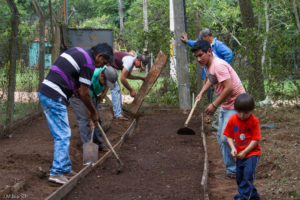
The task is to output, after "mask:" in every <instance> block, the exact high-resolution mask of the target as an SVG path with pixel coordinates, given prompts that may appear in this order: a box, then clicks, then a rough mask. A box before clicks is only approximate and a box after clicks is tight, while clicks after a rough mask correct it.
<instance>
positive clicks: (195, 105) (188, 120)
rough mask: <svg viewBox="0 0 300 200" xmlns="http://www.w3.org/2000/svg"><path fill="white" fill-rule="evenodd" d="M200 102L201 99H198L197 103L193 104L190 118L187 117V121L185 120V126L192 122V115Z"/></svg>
mask: <svg viewBox="0 0 300 200" xmlns="http://www.w3.org/2000/svg"><path fill="white" fill-rule="evenodd" d="M198 102H199V100H198V99H197V100H196V101H195V103H194V106H193V108H192V110H191V112H190V114H189V116H188V118H187V119H186V121H185V123H184V126H185V127H187V125H188V123H189V122H190V120H191V118H192V115H193V113H194V110H195V108H196V107H197V104H198Z"/></svg>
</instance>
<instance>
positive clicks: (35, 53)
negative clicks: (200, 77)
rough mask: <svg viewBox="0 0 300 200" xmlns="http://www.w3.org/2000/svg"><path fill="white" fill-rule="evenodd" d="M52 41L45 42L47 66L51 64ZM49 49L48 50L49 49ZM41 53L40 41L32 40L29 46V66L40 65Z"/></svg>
mask: <svg viewBox="0 0 300 200" xmlns="http://www.w3.org/2000/svg"><path fill="white" fill-rule="evenodd" d="M51 46H52V45H51V43H49V42H45V67H50V66H51V53H50V48H51ZM47 50H48V51H47ZM39 55H40V45H39V42H32V43H31V45H30V48H29V66H30V67H33V66H35V65H38V63H39Z"/></svg>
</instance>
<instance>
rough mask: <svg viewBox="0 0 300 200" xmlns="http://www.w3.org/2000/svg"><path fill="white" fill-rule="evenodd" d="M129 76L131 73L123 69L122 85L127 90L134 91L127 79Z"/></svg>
mask: <svg viewBox="0 0 300 200" xmlns="http://www.w3.org/2000/svg"><path fill="white" fill-rule="evenodd" d="M128 76H129V71H127V70H126V69H125V68H123V70H122V73H121V78H120V80H121V83H122V84H123V85H124V86H125V88H126V89H127V90H129V91H132V90H133V89H132V88H131V87H130V85H129V83H128V81H127V78H128Z"/></svg>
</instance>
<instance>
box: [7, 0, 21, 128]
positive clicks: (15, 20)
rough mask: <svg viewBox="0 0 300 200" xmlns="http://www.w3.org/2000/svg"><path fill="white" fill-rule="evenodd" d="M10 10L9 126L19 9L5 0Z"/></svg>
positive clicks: (11, 120) (13, 97)
mask: <svg viewBox="0 0 300 200" xmlns="http://www.w3.org/2000/svg"><path fill="white" fill-rule="evenodd" d="M6 1H7V4H8V6H9V8H10V10H11V13H12V15H11V30H12V31H11V38H10V43H9V45H10V48H9V76H8V79H9V80H8V96H7V107H6V124H7V126H8V128H10V127H11V126H12V124H13V116H14V107H15V95H14V94H15V88H16V60H17V55H18V32H19V11H18V8H17V6H16V4H15V3H14V1H13V0H6Z"/></svg>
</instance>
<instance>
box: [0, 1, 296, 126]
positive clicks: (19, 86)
mask: <svg viewBox="0 0 300 200" xmlns="http://www.w3.org/2000/svg"><path fill="white" fill-rule="evenodd" d="M9 1H12V0H0V3H1V5H2V6H1V7H0V13H1V14H0V17H1V21H0V75H1V76H0V101H1V105H5V101H6V94H7V90H8V86H9V85H8V84H9V81H8V80H9V76H8V71H9V68H10V61H9V58H10V56H9V49H10V41H11V34H12V26H11V19H12V17H14V16H13V14H12V13H11V11H10V8H9V6H8V3H7V2H9ZM13 2H14V3H15V4H16V6H17V9H18V11H19V14H18V17H19V27H18V48H17V50H18V51H17V60H16V64H17V70H16V75H15V77H16V86H15V89H16V91H26V92H34V91H36V90H37V88H38V83H39V81H38V80H39V78H38V76H39V75H38V74H39V72H37V71H38V70H36V68H30V67H29V58H28V55H29V47H30V45H31V42H32V41H34V40H37V38H38V37H39V19H40V18H39V15H38V14H37V12H36V11H35V8H34V6H33V4H32V1H27V0H14V1H13ZM37 2H38V4H39V6H40V7H41V10H42V11H43V13H44V16H45V29H46V40H47V41H49V42H51V41H52V39H53V38H52V37H51V34H50V30H51V28H50V25H51V23H50V17H49V16H50V12H49V2H51V3H52V5H51V6H52V9H53V13H54V15H55V17H56V18H57V23H58V24H61V25H63V24H64V18H63V5H64V1H63V0H52V1H44V0H37ZM185 2H186V27H187V30H186V31H187V34H188V36H189V38H191V39H197V36H196V34H195V32H196V27H195V24H196V23H197V20H198V19H197V18H196V17H195V16H198V18H199V20H200V25H201V28H206V27H208V28H210V29H212V31H213V34H214V36H216V37H217V38H218V39H219V40H221V41H223V42H224V43H225V44H227V45H228V46H229V47H230V48H231V49H232V50H233V52H234V54H235V58H234V62H233V67H234V68H235V70H236V71H237V72H238V74H239V76H240V77H241V79H242V81H243V83H244V85H245V87H246V88H247V89H248V86H249V84H248V83H249V74H251V73H253V72H252V71H251V70H249V69H250V67H249V64H248V63H251V59H252V57H251V55H255V56H256V57H258V58H259V59H262V60H263V63H262V73H263V80H262V81H263V84H264V88H263V90H264V91H265V94H266V95H267V96H269V97H270V98H271V99H273V100H277V99H280V100H296V101H298V100H299V91H300V81H299V78H300V72H299V63H300V34H299V33H300V24H299V15H297V14H298V13H299V2H298V1H297V0H272V1H268V0H252V1H251V2H252V6H253V13H254V16H255V20H256V24H257V26H256V27H255V28H253V29H251V32H250V31H249V30H250V29H247V28H245V27H244V26H243V21H242V15H241V11H240V8H239V4H240V2H241V0H197V1H195V0H186V1H185ZM122 4H123V20H124V44H122V45H123V46H121V48H122V49H126V50H127V51H131V50H133V51H135V52H137V53H142V52H143V49H144V47H145V40H147V41H148V46H147V50H148V52H149V53H152V54H153V55H154V56H155V55H157V53H158V52H159V51H160V50H162V51H164V52H166V53H169V49H170V46H169V45H170V42H169V41H170V39H171V38H172V35H173V34H172V33H171V32H170V31H169V1H167V0H165V1H161V0H148V12H147V13H148V23H149V31H148V32H144V29H143V27H144V22H143V0H122ZM67 27H73V28H109V29H113V33H114V42H115V49H118V48H119V46H120V43H119V41H120V39H121V38H120V26H119V10H118V1H117V0H85V1H82V0H72V1H70V0H69V1H68V25H67ZM254 41H255V42H254ZM256 42H257V43H258V44H259V45H258V46H255V45H254V43H256ZM251 45H252V46H251ZM188 56H189V57H188V58H189V63H190V64H189V67H190V76H191V78H190V80H191V93H194V94H197V93H198V92H199V88H197V86H196V77H195V76H196V69H195V68H196V62H195V59H194V57H193V56H192V54H191V53H190V52H189V55H188ZM168 65H169V64H168ZM168 65H167V70H166V71H165V72H164V73H163V75H162V78H160V79H159V80H158V82H157V83H156V85H155V87H154V88H153V89H152V91H151V93H150V94H149V96H148V98H147V99H146V101H148V102H152V103H166V104H173V105H177V104H178V94H177V93H178V90H177V85H176V82H174V81H172V80H171V79H170V77H169V72H168V69H169V66H168ZM45 73H47V71H46V72H45ZM254 76H255V74H254ZM257 78H258V77H257ZM131 84H133V85H134V87H136V89H138V87H139V86H140V83H138V82H131ZM123 91H124V93H125V94H126V90H124V89H123ZM264 97H265V96H264ZM260 99H261V98H260ZM261 100H262V99H261ZM23 103H24V102H23ZM27 103H28V104H31V103H32V104H34V105H35V104H36V103H34V102H27ZM4 107H5V106H2V107H1V114H0V121H1V123H2V124H3V123H4V121H5V119H6V114H5V112H4V110H3V108H4ZM17 107H19V106H17ZM17 107H15V108H14V109H15V112H17V111H16V109H17ZM21 107H22V106H21ZM23 107H24V106H23ZM33 110H36V108H34V109H33ZM28 112H30V110H28ZM28 112H26V113H28ZM16 116H17V115H16ZM16 116H15V119H16ZM18 116H21V115H18ZM1 123H0V124H1Z"/></svg>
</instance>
